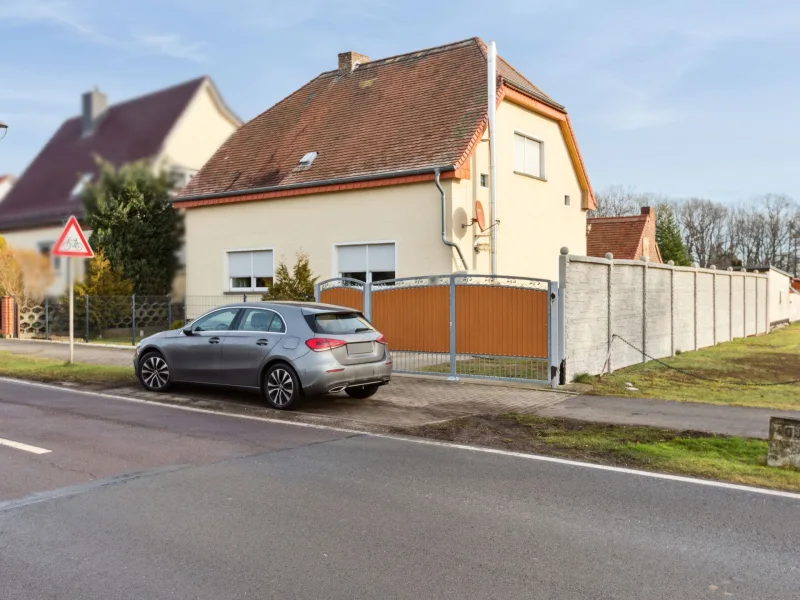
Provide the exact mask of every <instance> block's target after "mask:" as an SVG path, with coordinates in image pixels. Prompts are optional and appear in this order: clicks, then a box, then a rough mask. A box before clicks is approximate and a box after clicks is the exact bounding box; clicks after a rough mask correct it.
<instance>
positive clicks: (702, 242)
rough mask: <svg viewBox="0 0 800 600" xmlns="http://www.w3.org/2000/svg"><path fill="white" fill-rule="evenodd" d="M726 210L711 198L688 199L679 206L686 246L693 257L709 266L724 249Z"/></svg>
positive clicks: (701, 263) (704, 265)
mask: <svg viewBox="0 0 800 600" xmlns="http://www.w3.org/2000/svg"><path fill="white" fill-rule="evenodd" d="M727 214H728V209H727V208H726V207H725V206H723V205H721V204H717V203H715V202H712V201H711V200H705V199H702V198H690V199H689V200H686V201H685V202H683V203H681V204H680V205H679V208H678V219H679V222H680V226H681V230H682V231H683V237H684V239H685V240H686V249H687V251H688V252H689V255H690V256H691V257H692V259H694V260H696V261H697V262H698V263H700V266H702V267H708V266H709V265H710V264H712V263H711V261H712V259H713V258H714V255H715V254H718V253H720V252H721V251H723V252H724V251H725V250H724V249H725V248H726V246H727V245H728V244H727V243H726V242H727V239H726V220H727Z"/></svg>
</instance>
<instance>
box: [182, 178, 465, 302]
mask: <svg viewBox="0 0 800 600" xmlns="http://www.w3.org/2000/svg"><path fill="white" fill-rule="evenodd" d="M440 208H441V203H440V195H439V192H438V190H437V189H436V187H435V186H434V184H433V182H425V183H416V184H409V185H399V186H387V187H384V188H372V189H364V190H349V191H342V192H335V193H328V194H311V195H308V196H296V197H291V198H282V199H274V200H264V201H253V202H236V203H231V204H217V205H212V206H207V207H201V208H192V209H190V210H187V211H186V257H187V274H186V294H187V295H188V296H207V295H219V294H223V293H226V292H227V291H228V289H229V287H228V275H227V256H226V251H228V250H234V249H242V250H244V249H256V248H261V249H269V248H271V249H273V257H274V262H275V265H276V266H277V264H278V262H279V261H280V260H281V259H282V258H285V259H286V261H287V263H289V264H290V265H291V264H293V261H294V257H295V254H296V253H297V252H300V251H304V252H306V253H307V254H308V255H309V258H310V262H311V268H312V270H313V272H314V274H315V275H319V276H320V277H321V278H322V279H327V278H329V277H334V276H338V270H337V265H336V264H335V256H336V253H335V251H334V245H335V244H342V243H357V242H394V243H395V252H396V260H397V267H396V274H397V276H398V277H406V276H416V275H433V274H442V273H451V272H453V271H457V270H460V269H461V268H462V267H461V266H460V265H459V264H458V263H457V262H456V257H457V255H456V253H455V252H454V251H453V250H451V249H449V248H447V247H446V246H445V245H444V244H443V243H442V239H441V212H440ZM467 256H469V255H467Z"/></svg>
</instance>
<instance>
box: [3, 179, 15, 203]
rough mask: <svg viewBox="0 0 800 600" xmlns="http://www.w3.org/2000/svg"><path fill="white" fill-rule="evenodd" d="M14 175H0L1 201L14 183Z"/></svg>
mask: <svg viewBox="0 0 800 600" xmlns="http://www.w3.org/2000/svg"><path fill="white" fill-rule="evenodd" d="M14 181H15V179H14V177H12V176H11V175H0V202H2V201H3V198H5V197H6V195H7V194H8V192H9V191H10V190H11V186H13V185H14Z"/></svg>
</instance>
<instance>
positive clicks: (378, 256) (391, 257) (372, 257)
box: [336, 244, 396, 283]
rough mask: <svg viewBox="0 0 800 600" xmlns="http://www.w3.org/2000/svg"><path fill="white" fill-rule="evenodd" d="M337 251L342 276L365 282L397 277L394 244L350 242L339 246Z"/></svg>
mask: <svg viewBox="0 0 800 600" xmlns="http://www.w3.org/2000/svg"><path fill="white" fill-rule="evenodd" d="M336 251H337V257H336V258H337V264H338V267H339V269H338V270H339V276H340V277H350V278H351V279H358V280H359V281H363V282H365V283H377V282H378V281H387V280H390V279H394V278H395V263H396V259H395V247H394V244H349V245H346V246H338V247H337V248H336Z"/></svg>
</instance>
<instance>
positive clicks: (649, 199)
mask: <svg viewBox="0 0 800 600" xmlns="http://www.w3.org/2000/svg"><path fill="white" fill-rule="evenodd" d="M595 200H596V202H597V208H596V209H595V210H593V211H592V214H591V215H590V216H592V217H626V216H629V215H637V214H639V210H640V209H641V207H642V206H651V205H652V206H655V205H656V204H658V203H659V202H658V197H656V196H654V195H653V194H643V193H639V192H637V191H636V190H635V189H634V188H632V187H625V186H622V185H611V186H608V187H607V188H605V189H604V190H603V191H601V192H598V193H597V194H596V195H595Z"/></svg>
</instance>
